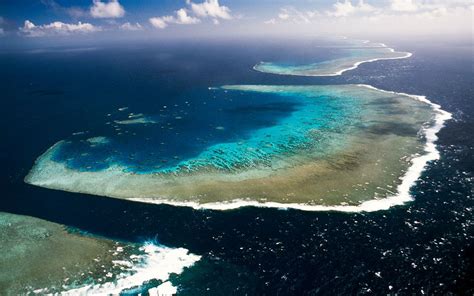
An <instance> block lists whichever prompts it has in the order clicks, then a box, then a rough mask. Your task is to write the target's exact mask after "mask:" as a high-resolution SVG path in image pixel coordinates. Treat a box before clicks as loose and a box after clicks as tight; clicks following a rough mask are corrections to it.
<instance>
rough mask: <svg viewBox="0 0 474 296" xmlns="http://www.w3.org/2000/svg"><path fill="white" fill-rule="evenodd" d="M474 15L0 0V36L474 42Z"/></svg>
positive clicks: (305, 5) (362, 4)
mask: <svg viewBox="0 0 474 296" xmlns="http://www.w3.org/2000/svg"><path fill="white" fill-rule="evenodd" d="M473 13H474V0H286V1H283V0H232V1H230V0H68V1H67V0H1V1H0V38H4V39H5V40H8V39H12V38H15V39H20V40H25V42H27V41H28V40H32V39H38V38H50V39H51V38H60V39H77V38H84V37H85V36H87V37H88V38H114V37H121V38H123V37H124V36H141V37H145V38H148V37H159V36H183V37H186V36H200V35H203V36H204V35H206V36H216V37H220V36H227V37H229V36H230V37H231V36H237V35H238V36H246V35H249V36H253V35H256V36H262V35H288V36H298V35H308V34H309V35H313V34H314V35H334V34H337V35H345V36H352V35H355V36H361V35H362V36H363V35H367V36H371V35H388V34H391V35H401V36H404V35H405V36H444V35H459V36H467V37H468V38H469V37H470V38H471V39H472V36H473V27H474V18H473ZM0 42H1V39H0Z"/></svg>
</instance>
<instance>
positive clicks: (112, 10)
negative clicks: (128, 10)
mask: <svg viewBox="0 0 474 296" xmlns="http://www.w3.org/2000/svg"><path fill="white" fill-rule="evenodd" d="M90 14H91V16H92V17H94V18H119V17H123V16H124V15H125V9H124V8H123V6H122V5H120V3H119V2H118V0H110V1H109V2H102V1H101V0H93V4H92V6H91V8H90Z"/></svg>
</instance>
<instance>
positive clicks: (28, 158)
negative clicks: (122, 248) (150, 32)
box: [0, 41, 474, 295]
mask: <svg viewBox="0 0 474 296" xmlns="http://www.w3.org/2000/svg"><path fill="white" fill-rule="evenodd" d="M387 43H388V42H387ZM394 46H395V47H396V48H397V49H400V50H403V51H410V52H413V53H414V56H413V57H412V58H410V59H404V60H391V61H379V62H376V63H370V64H364V65H361V66H360V67H359V68H358V69H356V70H353V71H349V72H346V73H345V74H344V75H342V76H340V77H332V78H316V77H310V78H307V77H286V76H278V75H271V74H263V73H259V72H256V71H254V70H252V66H253V65H255V64H256V63H258V62H260V61H261V60H280V61H284V60H287V61H290V60H291V61H294V60H298V62H300V61H301V62H304V61H307V60H311V61H312V60H315V61H317V60H324V59H327V58H331V57H334V56H337V52H336V53H335V52H329V53H328V52H325V51H324V50H322V49H316V50H315V49H314V48H313V47H311V44H308V43H305V44H297V43H294V44H292V45H291V46H282V45H279V44H278V43H258V44H256V43H255V42H250V41H249V42H248V43H245V42H238V43H237V42H236V43H233V42H229V43H222V44H220V43H216V42H211V43H206V42H200V43H198V42H189V43H171V44H167V45H161V44H158V45H152V44H143V45H136V46H133V47H126V46H123V45H119V44H115V45H102V46H101V47H97V48H94V49H90V50H86V51H68V50H62V49H60V50H58V49H55V50H54V51H49V52H48V51H47V50H46V51H41V52H39V51H34V52H32V51H27V52H23V53H1V54H0V79H1V80H0V81H2V83H1V84H0V93H1V94H2V100H1V102H2V108H1V111H0V112H1V118H0V121H1V122H0V123H1V135H2V141H1V144H0V145H1V146H0V148H1V150H0V152H1V154H0V159H1V163H2V168H3V171H2V174H3V177H2V179H1V182H2V188H3V193H2V195H1V196H2V197H1V203H0V210H1V211H7V212H12V213H17V214H26V215H31V216H35V217H40V218H43V219H46V220H49V221H54V222H58V223H62V224H65V225H68V226H71V227H76V228H79V229H80V230H82V231H85V232H89V233H92V234H97V235H102V236H106V237H111V238H115V239H120V240H124V241H134V242H142V241H145V240H155V241H157V242H160V243H163V244H165V245H169V246H175V247H186V248H188V249H189V250H190V251H191V252H193V253H195V254H200V255H203V256H204V258H203V260H201V261H200V262H198V263H197V264H196V265H195V266H194V267H193V268H191V269H189V270H188V271H186V272H185V273H183V274H182V275H180V276H178V277H176V278H174V279H173V282H174V283H176V284H180V287H181V288H182V290H181V292H180V295H181V294H182V295H245V294H247V295H335V294H342V295H347V294H368V295H371V294H377V295H380V294H388V293H398V295H404V294H411V293H415V294H417V295H421V294H423V293H426V294H430V295H432V294H446V293H452V294H460V295H461V294H466V295H469V294H472V293H473V292H474V280H473V279H474V239H473V238H474V233H473V226H474V219H473V211H474V202H473V196H472V193H473V182H472V174H473V168H474V157H473V156H474V154H473V148H474V139H473V137H472V135H473V133H474V128H473V127H474V104H473V103H472V99H473V97H474V81H473V77H474V75H473V70H472V69H473V68H472V63H473V60H472V52H471V44H469V43H461V42H458V43H451V44H447V43H446V44H445V43H439V42H432V43H425V44H423V45H420V44H414V43H402V42H399V43H395V44H394ZM338 83H365V84H370V85H373V86H375V87H378V88H381V89H386V90H393V91H399V92H407V93H411V94H420V95H427V96H428V98H429V99H430V100H432V101H433V102H436V103H438V104H441V106H442V107H443V109H445V110H447V111H450V112H452V113H453V115H454V119H453V120H452V121H450V122H448V124H447V126H446V127H445V128H444V129H443V130H442V131H441V132H440V135H439V136H440V139H439V149H440V151H441V155H442V157H441V159H440V160H439V161H436V162H435V163H432V164H430V166H429V168H428V170H427V171H426V172H425V173H424V174H423V176H422V178H421V179H420V182H419V183H418V184H417V186H415V187H414V188H413V193H414V197H415V201H414V202H412V203H410V204H408V205H406V206H402V207H396V208H393V209H390V210H388V211H380V212H375V213H359V214H346V213H334V212H319V213H309V212H301V211H297V210H276V209H257V208H242V209H238V210H232V211H225V212H220V211H196V210H192V209H189V208H177V207H171V206H163V205H160V206H158V205H149V204H140V203H132V202H126V201H120V200H115V199H109V198H102V197H97V196H88V195H83V194H73V193H67V192H60V191H53V190H47V189H42V188H38V187H34V186H30V185H27V184H24V183H23V178H24V176H25V175H26V174H27V173H28V171H29V169H30V168H31V167H32V165H33V163H34V161H35V159H36V157H38V156H39V155H40V154H41V153H43V152H44V151H45V150H46V149H47V148H49V147H50V146H51V145H52V144H54V143H55V142H57V141H58V140H61V139H65V138H70V137H71V134H72V133H75V132H83V131H90V130H93V131H94V134H93V135H90V136H100V135H105V136H107V134H108V133H109V134H110V133H112V132H113V133H115V132H117V131H116V130H115V129H111V128H110V126H108V125H106V124H104V123H105V122H107V121H108V120H109V119H108V118H107V114H109V113H113V115H112V116H120V114H117V113H118V112H120V111H118V108H121V107H125V106H126V107H128V108H129V109H128V110H127V111H126V112H143V111H142V110H150V111H159V110H160V109H162V108H163V106H164V105H166V106H174V105H175V104H177V105H178V106H185V105H186V103H185V101H188V102H189V101H193V102H203V101H209V100H210V99H209V98H208V97H204V96H203V97H200V96H199V94H200V93H202V92H205V90H207V88H208V87H209V86H220V85H225V84H296V85H307V84H338ZM190 96H193V97H192V98H190ZM177 98H179V100H178V101H177ZM191 99H192V100H191ZM183 101H184V102H183ZM270 102H271V103H272V104H273V105H272V106H273V109H274V111H273V112H270V113H266V114H267V115H268V117H265V118H262V120H261V121H259V120H256V119H258V118H257V117H258V116H252V115H251V114H250V115H249V114H248V113H247V112H244V114H243V115H242V114H240V115H239V116H244V117H243V118H245V120H243V122H242V124H239V125H236V126H235V129H238V130H239V132H242V131H244V132H245V130H246V129H247V130H249V129H252V128H254V127H256V126H259V125H260V126H266V125H268V124H271V122H273V121H274V120H278V119H279V118H282V116H284V115H285V114H287V113H288V112H290V111H291V110H292V108H296V107H297V106H295V105H291V104H287V103H285V104H283V105H278V104H277V105H278V107H275V106H276V105H275V102H274V101H273V99H271V100H270ZM253 107H255V106H253ZM178 109H179V108H178ZM183 109H184V107H182V108H181V109H180V110H183ZM135 110H137V111H135ZM195 112H199V110H195ZM150 113H155V114H156V113H157V112H150ZM205 115H206V114H203V116H202V117H203V118H200V119H199V120H202V121H203V122H206V123H207V121H209V123H208V124H211V125H212V127H214V126H216V125H217V124H220V122H221V121H219V118H217V119H216V118H214V117H212V118H211V117H209V118H206V116H205ZM173 116H174V114H173V115H172V116H170V117H173ZM239 118H242V117H239ZM131 129H133V128H131ZM210 130H211V129H210ZM210 130H207V131H203V134H204V135H206V134H209V132H210ZM214 130H215V129H214ZM214 130H213V132H214ZM141 132H146V131H142V130H141ZM95 133H97V134H95ZM82 136H84V137H85V138H88V137H89V134H85V135H79V137H82ZM227 136H228V135H225V137H227ZM213 139H216V138H213ZM218 140H221V138H218ZM182 153H185V152H182ZM170 155H171V154H170ZM46 255H47V254H46Z"/></svg>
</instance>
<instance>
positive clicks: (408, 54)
mask: <svg viewBox="0 0 474 296" xmlns="http://www.w3.org/2000/svg"><path fill="white" fill-rule="evenodd" d="M380 47H383V48H387V49H388V50H390V51H391V52H395V49H393V48H390V47H387V45H385V44H384V43H380ZM400 53H404V54H405V55H403V56H399V57H382V58H374V59H369V60H364V61H360V62H355V63H354V64H353V65H352V66H351V67H348V68H345V69H342V70H339V71H337V72H334V73H327V74H305V75H302V74H292V73H274V72H265V71H261V70H259V69H258V68H257V67H258V66H259V65H261V64H263V63H265V62H263V61H262V62H260V63H258V64H256V65H255V66H253V68H252V69H254V70H255V71H258V72H262V73H269V74H276V75H289V76H308V77H324V76H340V75H342V73H344V72H346V71H350V70H354V69H357V67H359V66H360V65H361V64H364V63H371V62H376V61H382V60H399V59H406V58H409V57H411V56H412V55H413V54H412V53H411V52H400Z"/></svg>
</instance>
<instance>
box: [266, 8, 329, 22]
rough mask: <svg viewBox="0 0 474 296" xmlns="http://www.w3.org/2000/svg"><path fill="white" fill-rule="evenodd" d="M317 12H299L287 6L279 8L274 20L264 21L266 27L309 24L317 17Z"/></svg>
mask: <svg viewBox="0 0 474 296" xmlns="http://www.w3.org/2000/svg"><path fill="white" fill-rule="evenodd" d="M319 15H320V14H319V12H317V11H301V10H298V9H296V8H295V7H292V6H288V7H282V8H280V12H279V13H278V15H277V17H276V18H271V19H269V20H267V21H264V23H265V24H267V25H274V24H277V23H294V24H309V23H311V19H312V18H315V17H317V16H319Z"/></svg>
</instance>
